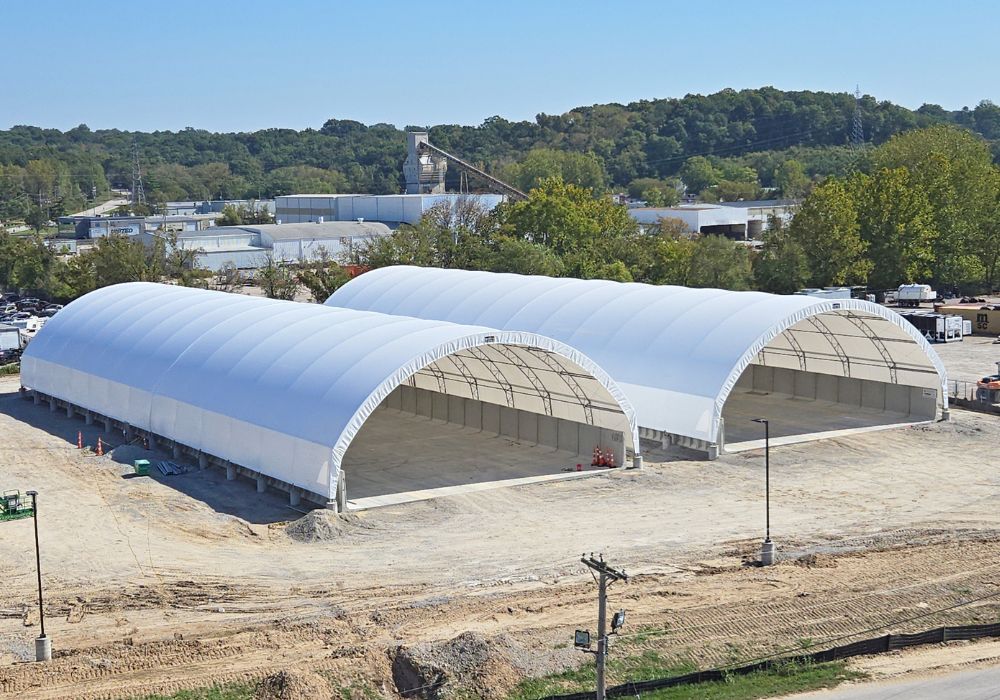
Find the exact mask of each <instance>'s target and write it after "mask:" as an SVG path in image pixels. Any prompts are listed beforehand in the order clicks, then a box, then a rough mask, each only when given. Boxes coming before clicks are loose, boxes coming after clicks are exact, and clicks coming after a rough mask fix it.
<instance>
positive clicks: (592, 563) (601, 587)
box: [580, 554, 628, 700]
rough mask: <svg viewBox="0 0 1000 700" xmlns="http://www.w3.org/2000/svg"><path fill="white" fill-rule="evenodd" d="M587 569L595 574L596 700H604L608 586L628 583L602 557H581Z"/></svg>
mask: <svg viewBox="0 0 1000 700" xmlns="http://www.w3.org/2000/svg"><path fill="white" fill-rule="evenodd" d="M580 561H581V562H583V563H584V564H585V565H586V566H587V567H588V568H589V569H591V570H592V571H595V572H596V573H597V586H598V588H597V654H596V655H595V656H596V659H595V660H596V663H597V692H596V695H595V697H596V698H597V700H606V698H607V693H606V691H605V688H606V681H605V668H606V666H607V660H608V619H607V618H608V585H609V584H610V583H614V582H615V581H628V575H627V574H626V573H625V572H624V571H619V570H617V569H613V568H612V567H610V566H608V564H607V563H606V562H605V561H604V557H603V556H602V557H601V558H600V559H595V558H594V555H593V554H592V555H590V556H589V557H588V556H583V557H581V559H580Z"/></svg>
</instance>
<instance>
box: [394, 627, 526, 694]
mask: <svg viewBox="0 0 1000 700" xmlns="http://www.w3.org/2000/svg"><path fill="white" fill-rule="evenodd" d="M542 654H543V655H544V654H545V652H542ZM537 656H538V650H537V649H535V650H529V649H528V648H526V647H524V646H523V645H521V644H519V643H518V642H516V641H514V640H513V639H511V638H509V637H507V636H506V635H500V636H498V637H485V636H483V635H481V634H478V633H475V632H463V633H462V634H460V635H458V636H457V637H455V638H454V639H450V640H448V641H446V642H436V643H423V644H416V645H414V646H409V647H407V646H400V647H397V648H396V650H395V653H394V654H393V658H392V679H393V682H394V683H395V685H396V690H397V691H398V692H399V693H400V695H402V696H403V697H404V698H419V699H420V700H449V699H450V698H455V697H470V695H471V697H477V698H483V699H484V700H502V698H505V697H507V696H508V695H509V694H510V691H511V690H513V688H514V687H515V686H516V685H517V684H518V683H519V682H520V681H521V680H523V679H524V678H525V677H527V676H529V675H533V673H535V672H536V671H537V669H538V665H539V662H544V661H545V660H544V659H539V658H535V657H537Z"/></svg>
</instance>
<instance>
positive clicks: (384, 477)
mask: <svg viewBox="0 0 1000 700" xmlns="http://www.w3.org/2000/svg"><path fill="white" fill-rule="evenodd" d="M633 435H634V433H633V430H632V428H631V427H630V422H629V419H628V417H626V415H625V413H624V412H623V411H622V407H621V405H620V403H619V401H618V400H617V399H616V398H615V397H613V396H612V395H611V394H610V393H609V391H608V389H607V388H605V386H604V385H603V384H602V383H601V382H600V381H598V380H597V379H596V378H595V377H594V376H593V375H592V374H591V373H589V372H588V371H587V370H585V369H583V368H581V367H580V366H579V365H577V364H576V363H574V362H573V361H571V360H569V359H568V358H566V357H564V356H562V355H559V354H556V353H553V352H550V351H547V350H544V349H541V348H538V347H533V346H526V345H513V344H488V345H480V346H477V347H471V348H465V349H462V350H459V351H457V352H454V353H452V354H450V355H447V356H445V357H442V358H440V359H438V360H436V361H435V362H433V363H431V364H430V365H428V366H426V367H424V368H423V369H421V370H420V371H418V372H417V373H416V374H413V375H411V376H410V377H409V378H408V379H406V380H405V381H404V382H403V383H402V384H401V385H399V386H397V387H396V388H395V389H393V390H392V392H391V393H389V395H388V396H387V397H386V398H385V399H384V400H383V401H382V402H381V403H380V404H379V407H378V408H377V409H376V410H375V411H374V412H373V413H372V414H371V416H369V418H368V419H367V420H366V421H365V423H364V425H363V426H362V428H361V430H360V432H359V433H358V434H357V436H356V437H355V438H354V439H353V440H352V442H351V445H350V447H349V448H348V450H347V453H346V455H345V458H344V461H343V472H344V477H345V481H346V494H347V506H348V508H349V509H362V508H370V507H375V506H380V505H389V504H393V503H404V502H407V501H413V500H422V499H426V498H432V497H436V496H442V495H451V494H455V493H463V492H470V491H479V490H484V489H488V488H494V487H498V486H510V485H518V484H523V483H530V482H533V481H544V480H551V479H557V478H570V477H575V476H579V475H583V474H587V473H593V472H594V471H595V470H594V469H592V468H591V457H592V455H593V451H594V448H595V447H596V448H600V449H601V450H603V451H605V452H610V453H611V456H612V458H613V460H614V464H615V465H616V466H623V465H625V464H626V461H627V460H629V459H631V457H632V455H633V454H634V450H635V445H634V444H633ZM577 464H581V465H583V469H584V471H583V472H577V471H576V465H577Z"/></svg>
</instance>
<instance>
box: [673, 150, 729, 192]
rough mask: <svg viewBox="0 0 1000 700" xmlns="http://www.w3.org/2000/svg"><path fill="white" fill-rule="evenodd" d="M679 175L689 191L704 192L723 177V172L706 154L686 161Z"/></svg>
mask: <svg viewBox="0 0 1000 700" xmlns="http://www.w3.org/2000/svg"><path fill="white" fill-rule="evenodd" d="M679 175H680V178H681V181H682V182H683V183H684V186H685V187H686V188H687V191H688V192H703V191H704V190H706V189H707V188H709V187H711V186H712V185H716V184H718V183H719V180H721V179H722V173H721V172H720V171H719V170H718V169H717V168H716V167H715V166H714V165H712V161H710V160H709V159H708V158H706V157H704V156H694V157H692V158H688V159H687V160H686V161H684V165H683V166H681V170H680V173H679Z"/></svg>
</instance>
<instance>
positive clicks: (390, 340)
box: [21, 283, 638, 498]
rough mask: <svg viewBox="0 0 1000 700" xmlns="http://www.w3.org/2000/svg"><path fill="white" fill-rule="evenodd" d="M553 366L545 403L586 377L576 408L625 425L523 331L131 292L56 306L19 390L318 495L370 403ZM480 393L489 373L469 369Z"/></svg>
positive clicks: (599, 382) (331, 486)
mask: <svg viewBox="0 0 1000 700" xmlns="http://www.w3.org/2000/svg"><path fill="white" fill-rule="evenodd" d="M494 346H495V347H497V348H499V347H506V346H512V347H518V348H521V347H524V348H531V349H534V350H535V351H536V352H542V353H547V354H548V355H547V356H551V357H552V358H554V359H552V362H553V363H554V364H552V368H553V369H552V370H551V371H549V372H548V373H537V374H540V376H541V377H542V381H543V382H544V383H546V385H547V388H548V389H550V390H551V391H552V392H553V393H555V392H558V391H563V392H565V378H564V377H565V375H567V374H586V375H587V376H588V377H589V378H591V379H592V380H594V381H591V382H589V383H584V384H583V387H584V389H583V391H584V393H586V392H590V393H589V395H586V396H584V397H583V399H584V401H589V400H592V401H593V402H594V403H595V404H596V405H600V406H604V407H607V406H609V405H611V406H614V405H617V406H618V407H619V408H620V411H621V412H620V415H621V416H622V418H623V420H622V422H621V425H622V427H623V428H625V429H626V430H627V431H628V436H627V438H626V439H627V441H628V442H629V443H630V444H633V445H637V444H638V438H637V437H636V423H635V414H634V411H633V410H632V407H631V406H630V405H629V404H628V401H627V399H625V397H624V394H623V393H622V391H621V390H620V389H619V388H618V387H617V386H616V385H615V383H614V382H613V381H612V380H611V379H610V377H608V375H607V373H606V372H604V371H603V370H602V369H601V368H599V367H598V366H597V365H596V364H594V363H593V362H592V361H591V360H590V359H589V358H587V357H585V356H584V355H582V354H581V353H579V352H578V351H576V350H575V349H573V348H570V347H568V346H566V345H564V344H563V343H560V342H559V341H555V340H552V339H549V338H544V337H541V336H538V335H536V334H533V333H527V332H504V331H497V330H495V329H490V328H482V327H475V326H462V325H457V324H452V323H446V322H441V321H425V320H420V319H414V318H406V317H400V316H387V315H384V314H379V313H372V312H358V311H351V310H346V309H334V308H330V307H325V306H320V305H316V304H299V303H295V302H288V301H275V300H270V299H261V298H255V297H247V296H243V295H239V294H225V293H222V292H210V291H204V290H196V289H187V288H183V287H174V286H170V285H161V284H150V283H131V284H122V285H115V286H113V287H106V288H104V289H100V290H97V291H95V292H91V293H90V294H87V295H85V296H83V297H81V298H80V299H77V300H76V301H74V302H73V303H71V304H69V305H67V306H66V308H65V309H63V310H62V311H60V312H59V313H58V314H57V315H56V316H55V317H53V318H52V319H51V320H50V321H49V323H47V324H46V325H45V327H44V328H43V329H42V330H41V331H39V333H38V335H37V336H36V337H35V339H34V340H33V341H32V342H31V344H30V346H29V347H28V349H27V351H26V352H25V355H24V358H23V360H22V371H21V378H22V383H23V384H24V386H26V387H28V388H31V389H35V390H38V391H40V392H42V393H44V394H47V395H50V396H54V397H56V398H59V399H63V400H65V401H69V402H71V403H73V404H76V405H78V406H81V407H84V408H87V409H90V410H93V411H96V412H98V413H100V414H103V415H106V416H109V417H111V418H114V419H117V420H120V421H123V422H125V423H127V424H129V425H132V426H134V427H136V428H139V429H141V430H148V431H150V432H152V433H154V434H158V435H162V436H165V437H167V438H170V439H172V440H176V441H177V442H180V443H182V444H185V445H189V446H191V447H194V448H197V449H199V450H201V451H203V452H205V453H208V454H212V455H216V456H218V457H222V458H223V459H228V460H230V461H232V462H234V463H237V464H241V465H243V466H246V467H250V468H252V469H255V470H257V471H259V472H261V473H263V474H266V475H268V476H273V477H275V478H278V479H281V480H283V481H286V482H288V483H290V484H293V485H295V486H299V487H302V488H304V489H307V490H309V491H312V492H314V493H317V494H320V495H322V496H325V497H327V498H333V497H334V496H335V494H336V479H337V474H338V470H339V467H340V463H341V460H342V459H343V457H344V454H345V453H346V451H347V448H348V446H349V445H350V442H351V440H352V439H353V438H354V436H355V435H356V434H357V432H358V431H359V430H360V428H361V426H362V425H363V423H364V422H365V420H366V419H367V418H368V416H369V415H370V414H371V412H372V411H373V410H375V408H376V407H377V406H378V405H379V403H380V402H381V401H382V400H383V399H384V398H385V397H386V396H388V394H389V393H390V392H391V391H392V390H393V389H394V388H395V387H396V386H398V385H399V384H400V383H402V382H404V381H406V380H407V379H408V378H409V377H411V376H412V375H414V374H416V373H417V372H419V371H420V370H421V369H423V368H425V367H428V366H430V365H432V364H434V363H435V362H437V361H438V360H441V359H443V358H446V357H447V356H449V355H451V354H453V353H458V352H462V351H473V350H476V349H478V348H480V347H488V348H490V349H492V348H493V347H494ZM472 367H473V370H472V371H473V372H478V374H479V377H480V378H481V379H482V380H483V382H484V384H485V383H488V381H489V379H490V375H489V374H488V372H487V369H488V367H487V365H486V364H480V365H479V367H478V368H477V367H476V365H475V364H473V365H472Z"/></svg>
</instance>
